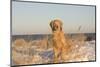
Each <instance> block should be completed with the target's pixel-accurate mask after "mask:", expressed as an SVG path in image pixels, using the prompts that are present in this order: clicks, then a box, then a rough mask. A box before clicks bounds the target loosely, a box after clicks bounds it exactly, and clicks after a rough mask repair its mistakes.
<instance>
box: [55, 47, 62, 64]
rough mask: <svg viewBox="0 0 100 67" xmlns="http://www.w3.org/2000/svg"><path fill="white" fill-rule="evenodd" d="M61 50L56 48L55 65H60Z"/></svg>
mask: <svg viewBox="0 0 100 67" xmlns="http://www.w3.org/2000/svg"><path fill="white" fill-rule="evenodd" d="M60 53H61V52H60V50H59V49H57V48H54V63H58V62H59V59H60Z"/></svg>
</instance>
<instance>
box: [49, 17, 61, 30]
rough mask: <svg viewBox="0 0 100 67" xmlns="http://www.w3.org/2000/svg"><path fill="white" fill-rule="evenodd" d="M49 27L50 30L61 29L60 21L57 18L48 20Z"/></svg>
mask: <svg viewBox="0 0 100 67" xmlns="http://www.w3.org/2000/svg"><path fill="white" fill-rule="evenodd" d="M50 27H51V29H52V31H53V32H54V31H62V21H61V20H59V19H55V20H52V21H51V22H50Z"/></svg>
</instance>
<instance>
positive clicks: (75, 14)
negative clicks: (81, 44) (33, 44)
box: [12, 1, 95, 35]
mask: <svg viewBox="0 0 100 67" xmlns="http://www.w3.org/2000/svg"><path fill="white" fill-rule="evenodd" d="M56 18H59V19H61V20H62V21H63V30H64V32H65V33H77V32H79V31H77V30H78V27H79V26H81V30H80V32H83V33H91V32H95V7H94V6H75V5H61V4H46V3H30V2H16V1H14V2H12V34H13V35H14V34H49V33H51V28H50V26H49V23H50V21H51V20H53V19H56Z"/></svg>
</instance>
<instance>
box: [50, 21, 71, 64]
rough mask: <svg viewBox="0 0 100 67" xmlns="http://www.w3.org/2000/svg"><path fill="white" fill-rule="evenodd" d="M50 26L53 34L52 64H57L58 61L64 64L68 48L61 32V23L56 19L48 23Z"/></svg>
mask: <svg viewBox="0 0 100 67" xmlns="http://www.w3.org/2000/svg"><path fill="white" fill-rule="evenodd" d="M50 26H51V29H52V32H53V34H52V41H53V50H54V63H58V62H59V61H62V62H64V61H65V60H66V54H67V51H68V50H69V48H70V46H69V44H68V43H66V39H65V36H64V32H63V31H62V21H61V20H58V19H56V20H53V21H51V22H50Z"/></svg>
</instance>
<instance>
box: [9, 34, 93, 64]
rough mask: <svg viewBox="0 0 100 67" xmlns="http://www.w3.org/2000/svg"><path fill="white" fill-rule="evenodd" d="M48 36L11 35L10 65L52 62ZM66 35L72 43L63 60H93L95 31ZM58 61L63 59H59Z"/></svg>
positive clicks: (50, 44)
mask: <svg viewBox="0 0 100 67" xmlns="http://www.w3.org/2000/svg"><path fill="white" fill-rule="evenodd" d="M50 36H51V35H41V34H40V35H13V36H12V44H11V45H12V65H28V64H45V63H53V55H54V52H53V48H52V47H53V46H52V41H50V40H49V38H50ZM67 36H68V38H69V39H70V43H72V45H71V51H68V52H67V54H66V58H67V60H66V61H64V62H77V61H95V33H85V34H84V33H83V34H65V38H66V37H67ZM47 44H49V46H47ZM47 47H48V48H47ZM60 62H63V61H62V60H61V59H60V61H59V63H60Z"/></svg>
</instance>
